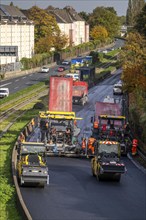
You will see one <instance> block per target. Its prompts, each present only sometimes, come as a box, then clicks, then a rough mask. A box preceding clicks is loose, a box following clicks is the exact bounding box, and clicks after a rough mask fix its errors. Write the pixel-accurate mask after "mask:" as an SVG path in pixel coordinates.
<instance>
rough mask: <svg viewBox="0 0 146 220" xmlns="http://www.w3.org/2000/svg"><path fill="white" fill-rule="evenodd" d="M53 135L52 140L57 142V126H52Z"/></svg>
mask: <svg viewBox="0 0 146 220" xmlns="http://www.w3.org/2000/svg"><path fill="white" fill-rule="evenodd" d="M51 136H52V141H53V142H56V138H57V137H56V128H55V127H54V126H53V127H52V128H51Z"/></svg>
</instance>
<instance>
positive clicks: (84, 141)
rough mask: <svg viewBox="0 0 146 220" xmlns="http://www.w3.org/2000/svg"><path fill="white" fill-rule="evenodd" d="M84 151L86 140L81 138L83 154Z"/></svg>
mask: <svg viewBox="0 0 146 220" xmlns="http://www.w3.org/2000/svg"><path fill="white" fill-rule="evenodd" d="M85 150H86V138H83V140H82V151H83V153H85Z"/></svg>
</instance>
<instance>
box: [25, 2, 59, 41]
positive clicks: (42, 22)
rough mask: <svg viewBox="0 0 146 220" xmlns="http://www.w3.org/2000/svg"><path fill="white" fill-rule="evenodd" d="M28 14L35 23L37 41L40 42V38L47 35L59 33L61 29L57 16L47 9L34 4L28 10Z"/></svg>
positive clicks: (52, 35)
mask: <svg viewBox="0 0 146 220" xmlns="http://www.w3.org/2000/svg"><path fill="white" fill-rule="evenodd" d="M27 14H28V18H29V19H30V20H33V21H34V24H35V42H38V41H39V40H40V38H45V37H47V36H49V37H50V38H53V37H54V36H55V35H56V34H57V33H59V31H60V30H59V27H58V25H57V22H56V20H55V18H54V17H53V16H52V15H50V14H48V13H47V12H46V11H45V10H43V9H40V8H38V7H37V6H33V7H32V8H30V9H29V10H28V11H27ZM52 40H53V39H52Z"/></svg>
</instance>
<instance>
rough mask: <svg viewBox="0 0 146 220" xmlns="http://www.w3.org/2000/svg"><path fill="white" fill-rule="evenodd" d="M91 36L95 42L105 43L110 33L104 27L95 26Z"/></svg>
mask: <svg viewBox="0 0 146 220" xmlns="http://www.w3.org/2000/svg"><path fill="white" fill-rule="evenodd" d="M90 36H91V38H92V39H93V40H101V41H105V39H106V38H107V37H108V32H107V30H106V28H105V27H103V26H100V25H99V26H94V27H93V28H92V30H91V31H90Z"/></svg>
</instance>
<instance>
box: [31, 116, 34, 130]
mask: <svg viewBox="0 0 146 220" xmlns="http://www.w3.org/2000/svg"><path fill="white" fill-rule="evenodd" d="M31 125H32V128H33V129H34V126H35V121H34V118H32V119H31Z"/></svg>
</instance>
